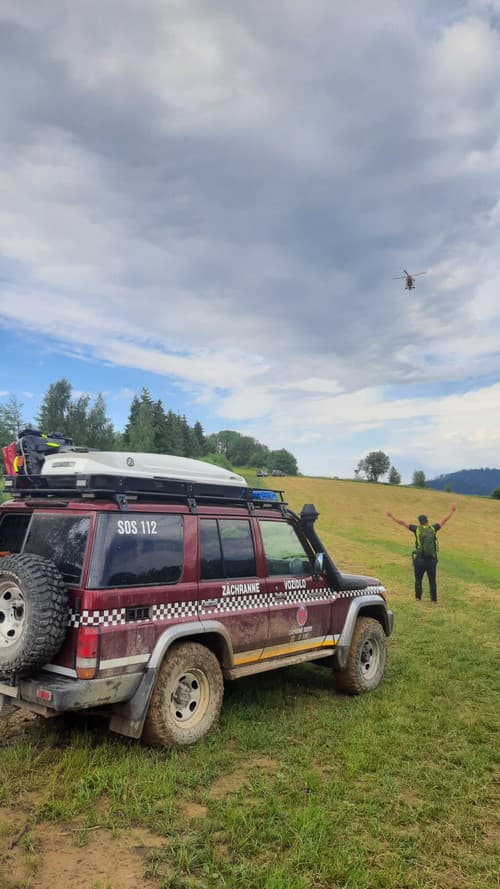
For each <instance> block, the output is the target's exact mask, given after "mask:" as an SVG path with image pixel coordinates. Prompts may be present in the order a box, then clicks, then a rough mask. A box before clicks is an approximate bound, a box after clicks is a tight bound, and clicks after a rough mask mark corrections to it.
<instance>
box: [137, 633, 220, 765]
mask: <svg viewBox="0 0 500 889" xmlns="http://www.w3.org/2000/svg"><path fill="white" fill-rule="evenodd" d="M223 695H224V681H223V678H222V671H221V668H220V665H219V662H218V660H217V658H216V656H215V655H214V654H213V652H211V651H210V650H209V649H208V648H206V647H205V646H204V645H200V644H199V643H197V642H184V643H179V644H177V645H173V646H172V647H171V648H170V649H169V651H168V653H167V655H166V656H165V659H164V661H163V664H162V665H161V667H160V670H159V673H158V678H157V680H156V685H155V688H154V691H153V695H152V698H151V703H150V705H149V710H148V714H147V716H146V722H145V724H144V730H143V734H142V737H143V740H144V741H145V742H146V743H147V744H151V745H152V746H154V747H189V746H190V745H191V744H195V743H196V742H197V741H199V740H200V739H201V738H203V737H204V736H205V735H207V734H208V733H209V732H210V731H212V729H213V728H215V726H216V724H217V721H218V718H219V713H220V709H221V706H222V698H223Z"/></svg>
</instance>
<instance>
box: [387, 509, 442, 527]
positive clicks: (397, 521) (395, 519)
mask: <svg viewBox="0 0 500 889" xmlns="http://www.w3.org/2000/svg"><path fill="white" fill-rule="evenodd" d="M387 515H388V516H389V518H390V519H392V521H393V522H396V524H397V525H402V526H403V528H408V530H410V526H409V524H408V522H405V521H404V520H403V519H397V518H396V516H395V515H393V514H392V512H388V513H387ZM448 518H449V517H448Z"/></svg>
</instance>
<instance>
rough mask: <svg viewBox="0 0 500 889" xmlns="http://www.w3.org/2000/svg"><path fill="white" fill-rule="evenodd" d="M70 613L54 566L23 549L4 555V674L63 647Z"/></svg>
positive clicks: (0, 601) (0, 593)
mask: <svg viewBox="0 0 500 889" xmlns="http://www.w3.org/2000/svg"><path fill="white" fill-rule="evenodd" d="M68 618H69V604H68V594H67V590H66V587H65V585H64V581H63V578H62V576H61V574H60V573H59V571H58V570H57V568H56V566H55V565H54V563H53V562H51V561H50V560H49V559H44V558H43V557H42V556H35V555H30V554H29V553H23V554H18V555H13V556H7V557H6V558H3V559H0V673H4V674H11V673H22V674H26V673H29V672H30V671H33V670H37V669H39V668H40V667H42V666H43V665H44V664H46V663H48V662H49V661H50V660H51V658H53V657H54V655H55V654H57V652H58V651H59V649H60V647H61V645H62V643H63V641H64V638H65V636H66V632H67V627H68Z"/></svg>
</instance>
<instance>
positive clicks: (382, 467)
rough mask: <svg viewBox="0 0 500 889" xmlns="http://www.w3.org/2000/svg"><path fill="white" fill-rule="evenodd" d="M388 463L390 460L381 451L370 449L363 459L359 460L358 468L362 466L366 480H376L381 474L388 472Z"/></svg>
mask: <svg viewBox="0 0 500 889" xmlns="http://www.w3.org/2000/svg"><path fill="white" fill-rule="evenodd" d="M361 464H363V466H362V467H361ZM390 465H391V461H390V459H389V457H388V456H387V454H384V452H383V451H370V453H369V454H367V455H366V457H365V458H364V460H360V462H359V463H358V468H360V469H361V468H362V471H363V472H365V473H366V476H367V478H368V481H370V482H378V480H379V478H380V476H381V475H385V474H386V472H389V467H390Z"/></svg>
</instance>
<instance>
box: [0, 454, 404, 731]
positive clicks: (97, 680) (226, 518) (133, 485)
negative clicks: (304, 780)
mask: <svg viewBox="0 0 500 889" xmlns="http://www.w3.org/2000/svg"><path fill="white" fill-rule="evenodd" d="M128 461H129V465H131V463H132V464H133V459H132V458H131V457H128ZM130 461H131V462H130ZM61 465H62V464H61ZM65 465H66V464H65ZM232 478H233V479H234V476H233V477H232ZM242 481H243V480H242ZM6 489H7V490H9V489H10V490H11V491H12V493H13V499H12V500H11V501H9V502H7V503H4V504H3V505H2V506H1V507H0V555H1V556H2V557H3V558H0V714H2V715H6V714H8V713H10V712H12V710H13V708H19V707H24V708H27V709H28V710H31V711H32V712H35V713H38V714H40V715H42V716H52V715H54V714H56V713H63V712H66V711H71V710H83V709H90V708H92V709H95V708H98V709H99V710H100V712H101V713H103V714H104V715H108V716H109V720H110V722H109V726H110V729H111V730H112V731H115V732H119V733H121V734H124V735H128V736H130V737H133V738H140V737H142V738H144V739H145V740H146V741H147V742H148V743H150V744H154V745H159V746H177V747H182V746H185V745H189V744H193V743H194V742H196V741H197V740H198V739H199V738H201V737H203V736H204V735H205V734H206V733H207V732H209V731H210V730H211V729H212V728H213V727H214V726H215V725H216V723H217V720H218V716H219V712H220V709H221V705H222V698H223V691H224V680H233V679H238V678H239V677H240V676H247V675H249V674H252V673H259V672H262V671H264V670H272V669H275V668H280V667H283V666H286V665H289V664H297V663H301V662H303V661H314V660H321V662H322V663H324V664H329V665H331V668H332V677H333V682H334V685H335V686H336V687H337V688H338V689H341V690H343V691H346V692H349V693H352V694H359V693H362V692H365V691H369V690H372V689H374V688H376V686H377V685H378V683H379V682H380V680H381V679H382V676H383V673H384V669H385V663H386V641H387V637H388V636H389V635H390V633H391V631H392V623H393V614H392V612H391V611H389V610H388V608H387V605H386V591H385V589H384V587H383V586H382V584H381V583H380V581H378V580H376V579H375V578H372V577H360V576H354V575H348V574H342V573H341V572H340V571H339V570H338V568H337V567H336V565H335V564H334V562H333V560H332V559H331V557H330V556H329V555H328V554H327V553H326V552H325V550H324V547H323V545H322V544H321V541H320V540H319V538H318V536H317V534H316V531H315V520H316V518H317V512H316V510H315V508H314V506H312V505H306V506H304V508H303V510H302V512H301V514H300V516H298V515H296V514H294V513H293V512H292V511H291V510H290V509H288V508H287V505H286V503H285V502H284V501H283V499H282V494H281V492H272V491H262V490H255V491H252V490H251V489H249V488H246V487H244V486H242V487H235V484H234V482H233V483H232V484H231V485H227V486H226V485H214V484H203V483H201V482H200V483H197V482H191V481H182V480H172V479H161V478H160V479H158V478H156V477H155V478H148V477H145V478H140V477H138V476H135V477H133V478H131V477H127V476H126V475H123V476H119V475H95V476H92V475H78V474H76V475H68V476H61V475H59V476H54V477H52V478H51V477H49V476H37V477H27V476H13V477H10V478H8V479H6Z"/></svg>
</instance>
